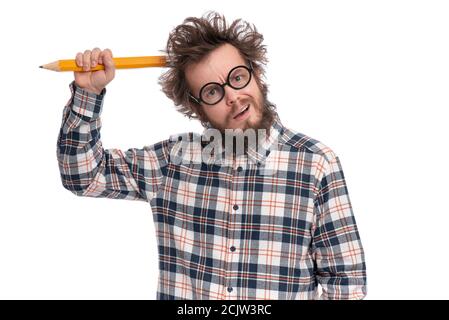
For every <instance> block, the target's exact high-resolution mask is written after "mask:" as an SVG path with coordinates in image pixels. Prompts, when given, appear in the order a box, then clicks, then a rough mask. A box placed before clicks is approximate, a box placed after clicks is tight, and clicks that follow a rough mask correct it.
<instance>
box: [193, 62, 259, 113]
mask: <svg viewBox="0 0 449 320" xmlns="http://www.w3.org/2000/svg"><path fill="white" fill-rule="evenodd" d="M242 67H243V68H245V69H246V70H248V71H249V79H248V82H247V83H246V84H245V85H244V86H243V87H241V88H235V87H233V86H232V85H231V83H230V81H229V77H230V76H231V74H232V72H233V71H234V70H235V69H238V68H242ZM253 71H254V68H253V65H252V63H251V61H249V67H248V66H245V65H240V66H236V67H234V68H232V69H231V71H229V73H228V76H227V78H226V82H225V83H222V84H220V83H218V82H208V83H206V84H205V85H204V86H202V87H201V89H200V96H199V97H198V98H197V97H195V96H194V95H193V94H192V93H191V92H189V96H190V98H192V99H193V100H195V102H196V103H198V104H201V102H202V103H204V104H207V105H209V106H213V105H216V104H217V103H219V102H220V101H221V100H223V98H224V96H225V94H226V92H225V89H224V87H225V86H226V85H228V86H230V87H231V88H232V89H234V90H241V89H243V88H245V87H247V86H248V85H249V83H250V82H251V79H252V74H253ZM211 84H218V85H219V86H220V87H221V88H222V90H223V95H222V96H221V98H220V99H219V100H218V101H217V102H215V103H207V102H206V101H204V100H203V99H201V93H202V91H203V90H204V88H206V87H207V86H208V85H211Z"/></svg>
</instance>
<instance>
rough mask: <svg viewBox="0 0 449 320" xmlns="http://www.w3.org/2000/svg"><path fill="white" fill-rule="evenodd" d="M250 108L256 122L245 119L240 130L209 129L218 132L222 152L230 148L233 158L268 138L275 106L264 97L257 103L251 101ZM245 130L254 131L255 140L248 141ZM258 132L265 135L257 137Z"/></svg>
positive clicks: (256, 146) (213, 127)
mask: <svg viewBox="0 0 449 320" xmlns="http://www.w3.org/2000/svg"><path fill="white" fill-rule="evenodd" d="M251 106H252V107H253V108H254V109H255V112H256V116H257V117H256V120H254V121H251V119H247V121H246V122H245V123H244V125H243V126H242V127H241V128H236V129H231V128H229V129H228V128H220V127H218V126H213V125H212V126H210V128H212V129H216V130H218V131H219V132H220V134H221V143H222V148H223V150H226V149H229V151H230V148H232V154H233V156H236V155H241V154H246V153H247V152H248V148H250V147H251V148H254V149H256V148H258V147H259V144H261V143H262V142H263V141H259V139H261V138H263V137H265V138H268V136H269V134H270V128H271V125H272V124H273V121H274V119H275V118H276V117H277V113H276V111H275V105H274V104H272V103H271V102H270V101H268V100H267V99H266V97H262V98H261V99H260V101H257V103H254V101H251ZM209 123H211V122H209ZM247 129H250V131H254V133H255V139H250V138H249V137H248V136H245V131H246V130H247ZM240 130H241V131H240ZM260 130H262V132H265V135H261V136H259V134H258V133H259V131H260ZM226 131H228V132H226ZM253 137H254V136H253ZM231 141H232V142H231ZM242 142H243V148H242ZM239 143H240V144H239Z"/></svg>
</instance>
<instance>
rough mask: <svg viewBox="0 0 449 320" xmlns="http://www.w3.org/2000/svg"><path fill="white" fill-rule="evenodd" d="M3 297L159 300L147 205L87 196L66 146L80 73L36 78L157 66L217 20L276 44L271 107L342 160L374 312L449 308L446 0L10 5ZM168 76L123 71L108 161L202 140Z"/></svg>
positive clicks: (0, 234) (111, 99)
mask: <svg viewBox="0 0 449 320" xmlns="http://www.w3.org/2000/svg"><path fill="white" fill-rule="evenodd" d="M0 6H2V7H1V8H0V29H1V38H2V45H1V49H0V55H1V56H0V59H1V60H0V61H1V70H0V90H1V113H0V114H1V119H2V121H1V126H0V130H1V131H0V133H1V135H0V136H1V157H0V161H1V162H0V170H1V181H2V183H1V185H0V188H1V192H0V197H1V200H0V211H1V215H0V298H2V299H155V297H156V289H157V277H158V260H157V259H158V257H157V245H156V238H155V230H154V224H153V219H152V213H151V209H150V206H149V204H147V203H145V202H137V201H126V200H112V199H94V198H86V197H76V196H75V195H73V194H72V193H70V192H69V191H67V190H66V189H64V188H63V187H62V184H61V180H60V176H59V170H58V164H57V159H56V139H57V135H58V132H59V128H60V124H61V119H62V110H63V106H64V105H65V104H66V102H67V101H68V99H69V98H70V90H69V83H70V82H71V81H72V79H73V74H72V73H70V72H61V73H56V72H52V71H48V70H43V69H39V68H38V66H39V65H42V64H45V63H49V62H53V61H55V60H58V59H72V58H74V57H75V55H76V53H77V52H78V51H84V50H85V49H92V48H94V47H95V46H98V47H100V48H101V49H104V48H111V49H112V51H113V53H114V56H115V57H120V56H134V55H152V54H159V50H162V49H163V48H164V46H165V44H166V40H167V36H168V33H169V32H170V31H171V30H172V29H173V28H174V27H175V26H176V25H178V24H180V23H182V21H183V19H184V18H186V17H188V16H201V15H202V14H203V13H204V12H205V11H207V10H217V11H218V12H220V13H223V14H225V16H226V17H227V18H228V19H229V20H230V21H231V20H233V19H235V18H243V19H245V20H247V21H249V22H252V23H254V24H255V25H256V27H257V28H258V30H259V31H260V32H261V33H263V34H264V37H265V41H264V43H265V44H266V45H267V48H268V58H269V60H270V62H269V64H268V66H267V82H268V83H269V84H270V87H269V88H270V93H269V98H270V100H271V101H273V102H274V103H275V104H276V105H277V107H278V112H279V115H280V118H281V120H282V121H283V123H284V125H286V126H287V127H289V128H291V129H293V130H296V131H299V132H302V133H305V134H307V135H309V136H311V137H313V138H315V139H318V140H320V141H322V142H323V143H325V144H326V145H328V146H329V147H331V148H332V149H333V150H334V151H335V152H336V154H337V155H338V156H339V157H340V160H341V162H342V165H343V169H344V172H345V176H346V181H347V185H348V190H349V194H350V197H351V201H352V205H353V209H354V213H355V217H356V220H357V224H358V227H359V231H360V235H361V238H362V243H363V245H364V248H365V251H366V262H367V271H368V296H367V298H366V299H447V298H449V293H448V291H447V288H448V287H449V277H447V276H446V273H447V272H448V263H449V258H448V257H449V255H448V254H447V253H448V251H447V244H448V233H449V229H448V228H449V218H448V215H449V209H448V206H447V204H446V202H445V201H446V200H447V198H446V197H447V196H448V181H449V174H448V169H447V167H448V157H449V152H448V143H447V139H448V137H449V135H448V129H447V122H448V121H447V119H448V118H447V115H448V111H447V110H448V106H449V103H448V102H449V94H448V93H449V42H448V36H449V19H448V17H449V3H448V2H447V1H429V0H427V1H410V0H408V1H393V0H388V1H380V0H376V1H360V0H357V1H291V2H288V1H273V0H272V1H257V2H256V1H241V0H239V1H231V0H227V1H210V0H208V1H169V2H167V1H165V2H162V1H159V2H158V1H133V0H128V1H126V2H123V1H117V2H114V1H93V0H89V1H84V0H82V1H49V0H41V1H10V2H6V1H3V2H2V3H1V4H0ZM162 72H163V69H160V68H148V69H134V70H121V71H117V73H116V78H115V79H114V81H113V82H112V83H110V84H109V85H108V89H107V94H106V97H105V104H104V109H103V113H102V120H103V121H102V123H103V128H102V132H101V133H102V141H103V144H104V147H105V148H121V149H125V150H126V149H128V148H130V147H143V146H144V145H149V144H153V143H156V142H158V141H160V140H162V139H166V138H168V137H169V135H170V134H173V133H178V132H185V131H191V130H193V131H201V130H202V128H201V126H200V124H199V123H197V122H195V121H194V120H192V121H189V120H188V119H187V118H184V117H183V116H182V115H181V114H178V113H177V112H176V111H175V109H174V107H173V104H172V103H171V101H170V100H168V99H167V98H166V97H165V96H164V94H163V93H162V92H161V91H160V87H159V85H158V84H157V78H158V77H159V75H160V74H161V73H162Z"/></svg>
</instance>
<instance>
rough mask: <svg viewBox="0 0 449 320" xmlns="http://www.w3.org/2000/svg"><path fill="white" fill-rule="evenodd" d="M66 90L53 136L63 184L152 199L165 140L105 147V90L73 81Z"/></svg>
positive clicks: (86, 192) (88, 192)
mask: <svg viewBox="0 0 449 320" xmlns="http://www.w3.org/2000/svg"><path fill="white" fill-rule="evenodd" d="M70 89H71V92H72V96H71V98H70V100H69V102H68V103H67V104H66V106H65V107H64V111H63V117H62V125H61V129H60V132H59V136H58V141H57V158H58V164H59V171H60V174H61V180H62V184H63V186H64V187H65V188H66V189H68V190H70V191H71V192H73V193H74V194H76V195H78V196H88V197H107V198H115V199H128V200H142V201H150V200H151V199H152V198H153V197H154V196H155V195H156V193H157V191H158V190H159V189H160V188H161V186H162V184H163V181H164V172H165V168H166V165H167V162H168V158H169V156H168V155H169V140H164V141H162V142H159V143H156V144H154V145H150V146H145V147H143V148H142V149H137V148H130V149H128V150H127V151H122V150H119V149H106V150H105V149H103V146H102V143H101V139H100V129H101V119H100V114H101V110H102V105H103V100H104V96H105V94H106V89H103V91H102V92H101V93H100V94H98V95H97V94H95V93H92V92H88V91H86V90H83V89H82V88H80V87H78V86H77V85H76V84H75V81H73V82H72V83H70Z"/></svg>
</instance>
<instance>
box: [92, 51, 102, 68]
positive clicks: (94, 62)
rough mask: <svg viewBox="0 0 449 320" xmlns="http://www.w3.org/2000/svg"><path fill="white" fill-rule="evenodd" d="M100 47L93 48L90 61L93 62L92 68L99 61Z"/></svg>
mask: <svg viewBox="0 0 449 320" xmlns="http://www.w3.org/2000/svg"><path fill="white" fill-rule="evenodd" d="M100 52H101V50H100V48H94V49H93V50H92V53H91V56H90V62H91V66H92V68H93V67H95V66H96V65H97V63H98V56H99V55H100Z"/></svg>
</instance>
